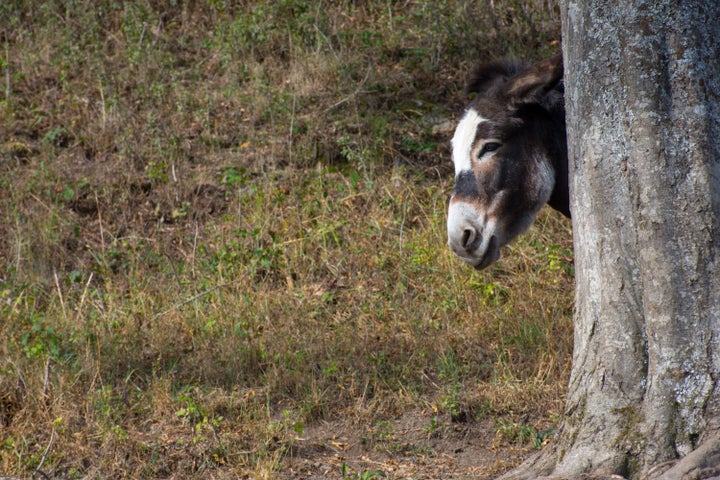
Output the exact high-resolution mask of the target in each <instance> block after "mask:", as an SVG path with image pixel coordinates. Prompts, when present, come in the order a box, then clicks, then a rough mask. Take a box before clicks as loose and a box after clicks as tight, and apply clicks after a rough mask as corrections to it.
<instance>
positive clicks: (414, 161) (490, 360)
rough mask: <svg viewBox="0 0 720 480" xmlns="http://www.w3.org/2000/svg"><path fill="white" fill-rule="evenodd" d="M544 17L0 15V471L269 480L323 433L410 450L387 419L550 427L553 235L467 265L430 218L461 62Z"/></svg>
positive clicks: (563, 350) (495, 438)
mask: <svg viewBox="0 0 720 480" xmlns="http://www.w3.org/2000/svg"><path fill="white" fill-rule="evenodd" d="M559 31H560V25H559V14H558V8H557V6H556V5H555V2H550V1H541V0H518V1H507V2H503V1H495V2H487V3H486V2H468V1H460V0H447V1H440V2H435V1H429V0H418V1H405V2H396V1H386V0H369V1H367V2H355V1H340V2H328V1H321V0H312V1H299V0H280V1H277V2H259V1H245V2H239V3H233V2H222V1H210V2H190V1H188V2H182V1H178V2H160V1H150V0H147V1H142V0H134V1H128V2H116V1H97V2H86V1H80V0H68V1H62V2H61V1H52V2H51V1H48V2H22V1H15V0H9V1H3V2H2V3H0V87H1V88H0V141H1V143H0V182H1V183H0V210H1V211H2V215H0V325H1V327H0V474H1V475H7V476H14V477H22V478H30V477H33V478H63V479H65V478H68V479H73V478H203V479H208V478H281V477H283V478H284V477H288V476H291V473H292V472H291V468H290V467H289V465H290V464H291V463H292V462H297V458H298V457H299V456H302V455H304V453H303V452H304V451H305V452H306V453H307V449H305V450H303V449H302V448H301V446H302V444H303V442H306V441H307V437H308V435H309V433H308V432H311V431H312V430H313V429H314V428H317V427H318V426H321V425H326V424H328V423H329V422H335V424H336V425H341V426H342V428H344V429H345V437H351V438H350V441H353V442H355V443H358V444H359V445H360V448H361V450H362V451H363V452H366V454H367V455H370V454H371V453H372V452H373V451H377V450H378V449H383V450H384V451H385V452H386V453H388V452H389V454H392V455H397V456H398V457H403V458H406V459H409V460H408V461H410V462H412V461H413V458H414V457H413V456H414V455H417V456H419V455H422V456H430V457H432V455H433V454H434V453H435V452H434V451H433V450H432V449H429V450H428V449H425V450H423V451H418V450H413V449H407V448H400V447H399V446H394V445H393V444H392V438H393V437H392V433H393V432H391V431H388V430H390V429H391V426H392V423H390V422H391V421H392V420H393V419H397V418H399V417H400V416H402V415H406V414H408V412H420V413H418V414H417V415H418V416H419V421H420V422H421V424H422V425H424V427H423V428H424V431H426V433H427V435H428V437H429V436H434V437H435V438H436V439H438V440H439V441H442V439H443V436H444V435H446V434H448V432H450V431H451V430H452V429H453V428H454V426H456V425H459V424H478V423H480V422H484V424H485V425H490V426H491V430H490V431H489V435H490V436H491V437H492V439H491V441H492V442H493V445H494V446H495V447H496V448H498V449H500V450H502V449H508V450H515V451H523V452H529V451H532V450H533V449H534V448H535V447H536V446H539V445H540V444H542V443H543V442H547V441H552V429H553V428H554V426H555V425H556V424H557V421H558V417H559V414H560V412H561V409H562V401H563V398H562V397H563V392H564V389H565V385H566V382H567V376H568V370H569V360H570V359H569V357H570V351H571V336H572V335H571V332H572V295H573V292H572V290H573V261H572V245H571V232H570V223H569V222H568V221H567V220H565V219H563V218H561V217H560V216H559V215H557V214H556V213H554V212H551V211H549V210H547V209H546V210H544V211H543V212H542V214H541V215H540V218H539V221H538V222H537V224H536V226H535V227H533V228H532V229H531V230H530V232H529V233H528V234H526V235H525V236H523V237H522V238H521V239H520V240H519V241H518V242H517V243H516V244H514V245H512V246H510V247H508V248H506V249H505V250H504V252H503V259H501V260H500V261H499V262H498V264H496V265H495V266H494V267H492V268H490V269H488V270H487V271H483V272H476V271H473V270H471V269H469V268H468V267H466V266H465V265H464V264H462V262H460V261H459V260H457V259H456V258H454V257H453V255H452V254H451V252H450V251H449V249H448V248H447V246H446V240H445V207H446V202H447V198H448V195H449V193H450V190H451V188H452V176H453V169H452V165H451V162H450V158H449V149H448V147H449V138H450V136H451V135H452V122H453V121H454V120H456V119H457V116H458V114H459V113H460V112H461V110H462V107H463V104H464V99H463V97H462V95H461V92H462V87H463V83H464V80H465V78H466V76H467V74H468V72H469V71H470V70H471V69H472V68H473V66H474V65H476V64H477V63H479V62H482V61H485V60H488V59H492V58H498V57H505V56H509V57H516V58H523V59H526V60H529V61H534V60H537V59H540V58H543V57H545V56H547V55H549V54H551V53H555V52H557V51H559V48H560V47H559ZM423 422H424V423H423ZM358 432H359V433H358ZM345 437H344V438H345ZM355 437H357V438H355ZM396 447H397V448H396ZM307 454H308V455H309V453H307ZM348 455H349V454H348ZM513 458H514V457H513ZM336 467H337V466H333V467H332V468H330V467H328V468H330V469H329V470H327V469H326V471H325V474H324V477H325V478H343V479H361V478H362V479H366V480H367V479H370V478H381V477H383V476H385V477H386V478H405V477H403V476H402V475H400V474H397V473H393V472H392V471H390V470H389V469H387V468H384V467H377V468H374V469H372V470H371V469H369V468H368V469H365V468H360V467H358V466H356V464H353V463H352V462H351V459H350V458H348V461H347V464H345V463H343V464H342V465H341V466H339V467H337V468H336ZM487 474H488V475H489V474H490V473H487ZM483 475H484V473H483V472H479V473H478V476H480V477H482V476H483ZM293 478H302V477H293ZM417 478H423V477H417Z"/></svg>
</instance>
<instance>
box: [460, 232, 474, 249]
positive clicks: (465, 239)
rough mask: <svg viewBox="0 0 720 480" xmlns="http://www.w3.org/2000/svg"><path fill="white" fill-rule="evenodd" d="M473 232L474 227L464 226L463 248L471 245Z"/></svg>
mask: <svg viewBox="0 0 720 480" xmlns="http://www.w3.org/2000/svg"><path fill="white" fill-rule="evenodd" d="M475 234H476V231H475V229H474V228H466V229H465V231H463V236H462V246H463V247H464V248H468V247H469V246H470V245H472V243H473V241H475Z"/></svg>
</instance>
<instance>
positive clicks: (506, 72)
mask: <svg viewBox="0 0 720 480" xmlns="http://www.w3.org/2000/svg"><path fill="white" fill-rule="evenodd" d="M523 69H524V66H523V65H522V64H521V63H520V62H515V61H508V60H505V61H496V62H491V63H485V64H483V65H480V66H479V67H478V68H476V69H475V71H474V72H473V74H472V76H471V77H470V81H469V82H468V84H467V86H466V87H465V95H466V96H468V95H472V94H475V95H477V96H482V95H485V94H486V93H488V92H489V91H490V90H492V89H493V88H495V87H498V86H500V85H502V84H503V83H505V82H506V81H507V80H508V79H509V78H511V77H514V76H515V75H517V74H518V73H519V72H521V71H523Z"/></svg>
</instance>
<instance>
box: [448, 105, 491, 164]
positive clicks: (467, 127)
mask: <svg viewBox="0 0 720 480" xmlns="http://www.w3.org/2000/svg"><path fill="white" fill-rule="evenodd" d="M482 122H487V119H486V118H483V117H481V116H480V115H479V114H478V113H477V112H476V111H475V110H473V109H472V108H470V109H468V111H467V112H465V115H463V117H462V119H460V123H458V126H457V128H456V129H455V135H453V138H452V160H453V163H454V164H455V176H457V175H459V174H460V172H463V171H466V170H470V169H472V159H471V158H470V153H471V151H472V147H473V142H474V141H475V135H476V132H477V127H478V125H480V124H481V123H482Z"/></svg>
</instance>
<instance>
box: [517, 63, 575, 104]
mask: <svg viewBox="0 0 720 480" xmlns="http://www.w3.org/2000/svg"><path fill="white" fill-rule="evenodd" d="M562 76H563V62H562V55H560V54H558V55H555V56H553V57H550V58H546V59H545V60H543V61H541V62H539V63H536V64H535V65H533V66H532V67H530V68H528V69H527V70H525V71H524V72H522V73H520V74H519V75H517V76H516V77H514V78H512V79H511V80H510V81H509V82H508V83H507V84H506V86H505V88H504V90H505V92H506V94H507V96H508V97H509V98H510V100H511V102H512V103H513V104H515V105H519V104H523V103H533V102H537V101H538V100H540V98H542V96H543V95H545V94H546V93H547V92H549V91H550V90H552V89H553V88H554V87H555V86H556V85H557V84H558V82H559V81H560V80H561V79H562Z"/></svg>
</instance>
